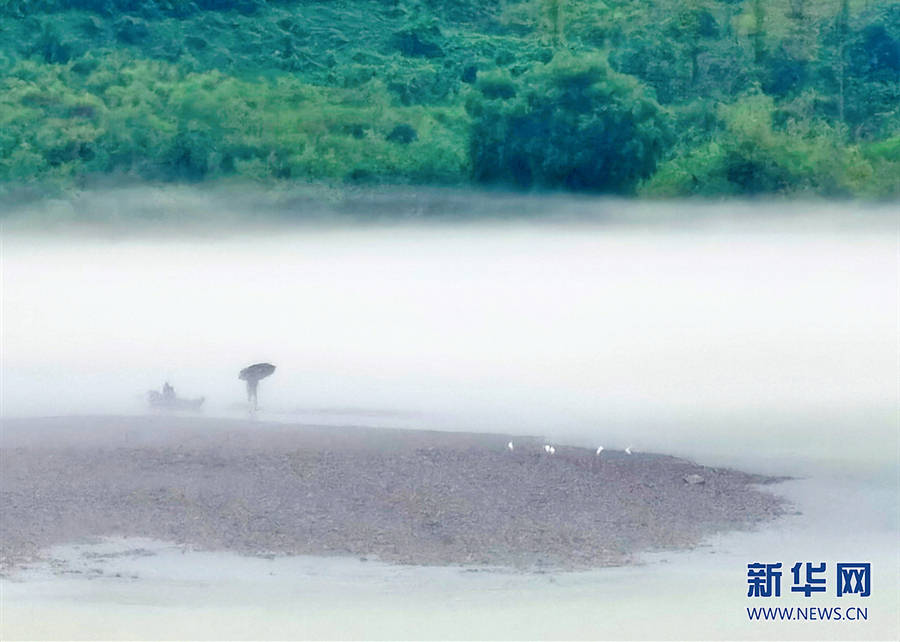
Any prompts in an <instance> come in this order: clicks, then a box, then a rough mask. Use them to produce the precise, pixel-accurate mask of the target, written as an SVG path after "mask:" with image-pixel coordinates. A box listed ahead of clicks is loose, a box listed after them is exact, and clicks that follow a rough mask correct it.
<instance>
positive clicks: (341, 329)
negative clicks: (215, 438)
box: [2, 199, 898, 474]
mask: <svg viewBox="0 0 900 642" xmlns="http://www.w3.org/2000/svg"><path fill="white" fill-rule="evenodd" d="M529 203H531V205H530V207H532V209H533V203H534V202H533V201H529ZM577 203H578V208H579V209H578V211H579V212H580V213H581V214H582V215H585V213H586V212H588V211H589V210H590V203H591V202H590V201H585V200H583V199H582V200H579V201H578V202H577ZM556 204H557V205H559V203H558V202H556ZM171 207H173V208H174V207H175V204H172V205H171ZM598 207H599V205H598ZM629 207H633V208H634V209H635V214H634V216H635V217H637V216H639V215H646V210H647V209H648V206H647V205H646V204H643V205H635V206H627V205H623V204H617V205H616V213H617V215H618V216H619V218H620V219H621V220H624V219H627V218H628V208H629ZM657 209H659V210H660V211H661V212H662V214H660V216H661V217H662V218H666V219H668V220H669V221H673V220H679V219H680V223H678V224H675V223H668V224H665V223H657V224H654V225H648V226H641V225H621V224H592V223H589V222H586V221H585V220H581V221H580V222H569V223H561V222H551V221H544V222H541V221H539V220H532V222H530V223H504V224H500V223H484V224H476V223H468V224H466V225H458V226H449V225H431V226H425V225H419V226H415V225H392V226H383V227H367V228H359V227H342V228H333V229H329V228H321V227H306V228H296V227H295V228H283V229H278V230H271V229H270V230H268V231H265V230H257V231H255V232H252V233H246V235H242V234H240V233H238V232H237V231H236V230H237V229H238V228H234V229H232V228H228V229H225V230H218V231H217V232H216V234H215V235H210V234H207V235H203V234H199V233H197V232H196V231H194V233H192V234H191V235H190V236H184V237H177V236H169V237H168V238H164V239H162V238H158V237H157V238H151V237H141V236H123V237H120V238H118V239H117V240H92V239H91V238H90V237H89V236H88V235H86V234H80V235H73V236H65V237H62V238H56V239H51V238H48V237H40V236H34V235H31V236H22V235H18V234H10V233H7V234H6V235H5V237H4V239H3V382H2V392H3V413H4V414H5V415H7V416H16V415H47V414H61V413H69V412H78V413H94V412H125V413H130V412H143V411H144V407H143V401H142V394H143V393H144V392H145V391H146V390H147V389H149V388H158V387H159V386H160V385H161V384H162V382H163V380H169V381H171V382H172V383H173V384H175V386H176V387H177V390H178V392H179V394H183V395H184V396H186V397H195V396H201V395H203V396H206V398H207V405H206V408H205V412H206V413H207V414H213V415H216V414H229V413H234V412H242V411H240V410H238V411H236V410H235V409H234V408H235V407H238V408H240V407H241V405H242V404H243V398H244V391H243V388H242V383H241V382H239V381H238V380H237V378H236V377H237V371H238V370H239V369H240V368H241V367H243V366H245V365H247V364H249V363H253V362H257V361H262V360H267V361H271V362H273V363H275V364H277V365H278V371H277V372H276V374H275V375H274V376H273V377H271V378H269V379H267V380H265V381H263V382H262V385H261V387H260V403H261V405H262V406H263V411H262V412H261V413H260V417H261V418H268V419H275V420H278V419H287V420H292V421H296V420H298V419H299V420H306V421H314V422H319V423H336V424H340V423H343V424H352V423H362V424H365V425H401V426H403V425H409V426H415V427H435V428H446V429H467V430H492V431H498V430H509V431H514V432H517V433H521V432H530V433H536V434H542V435H546V436H547V437H549V438H552V439H556V440H566V441H570V442H574V443H578V444H583V445H586V446H595V445H601V444H602V445H604V446H606V447H624V446H626V445H629V444H631V445H634V446H635V447H637V448H639V449H643V450H663V451H668V452H675V453H681V454H686V455H691V456H694V457H698V458H701V459H703V460H704V461H705V462H710V463H729V464H731V463H740V462H741V461H748V462H751V463H752V464H753V465H754V467H755V468H756V469H759V470H761V471H766V472H800V473H803V474H806V473H807V472H809V471H810V470H815V468H816V467H817V466H819V465H820V464H823V463H824V464H828V465H829V466H838V467H848V466H849V467H851V468H854V469H856V470H860V469H865V470H869V471H872V472H874V473H876V474H891V472H892V469H893V467H894V466H895V465H896V443H897V430H896V424H895V414H896V410H897V381H898V369H897V368H898V366H897V359H896V354H897V349H898V335H897V302H898V293H897V290H898V288H897V254H896V253H897V248H898V243H897V234H896V229H895V223H896V218H892V217H890V216H882V217H881V221H880V222H878V218H877V217H875V218H872V217H869V218H865V219H863V220H864V222H858V223H851V222H850V221H853V220H855V218H856V217H857V215H858V213H857V212H855V211H852V210H849V209H848V210H846V211H840V210H839V209H836V208H834V207H832V208H831V209H830V211H829V212H828V214H827V215H825V214H823V215H822V218H820V219H818V220H817V219H815V218H810V217H805V218H800V219H796V218H792V217H791V216H790V214H791V210H790V209H789V208H788V207H787V206H785V205H779V206H773V207H771V208H769V209H768V210H767V209H766V208H765V207H763V206H754V207H753V208H747V207H745V208H744V210H743V211H742V212H741V214H742V215H743V216H745V217H747V218H745V219H742V220H741V221H740V222H739V223H738V222H735V221H734V220H732V221H731V222H730V223H728V224H723V223H721V222H717V221H718V219H715V218H710V217H709V210H710V206H705V209H704V212H705V214H704V217H702V218H700V219H698V220H694V219H693V218H692V214H693V210H692V208H691V207H688V206H684V205H681V206H663V205H659V206H658V208H657ZM723 209H724V208H723ZM752 212H755V214H758V215H760V216H759V217H756V216H755V215H754V214H753V213H752ZM873 221H875V222H873ZM335 409H338V410H340V409H344V410H345V411H342V412H334V410H335ZM346 410H349V411H346ZM804 466H806V468H804Z"/></svg>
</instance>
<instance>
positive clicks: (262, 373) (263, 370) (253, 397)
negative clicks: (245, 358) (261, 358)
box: [238, 363, 275, 410]
mask: <svg viewBox="0 0 900 642" xmlns="http://www.w3.org/2000/svg"><path fill="white" fill-rule="evenodd" d="M273 372H275V366H273V365H272V364H271V363H254V364H253V365H252V366H247V367H246V368H244V369H243V370H241V372H240V374H239V375H238V379H241V380H243V381H246V382H247V402H248V403H249V404H250V409H251V410H256V409H257V408H258V407H259V403H258V398H257V389H258V388H259V380H260V379H265V378H266V377H268V376H269V375H270V374H272V373H273Z"/></svg>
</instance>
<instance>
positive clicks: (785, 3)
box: [0, 0, 900, 198]
mask: <svg viewBox="0 0 900 642" xmlns="http://www.w3.org/2000/svg"><path fill="white" fill-rule="evenodd" d="M104 177H105V178H109V177H112V178H114V179H119V178H121V179H125V180H136V181H146V180H151V181H209V180H228V179H229V178H235V179H244V180H247V179H249V180H256V181H284V180H290V181H298V180H299V181H324V182H328V183H339V184H344V183H354V184H356V183H411V184H430V185H436V184H437V185H444V184H454V185H465V184H482V185H501V186H511V187H515V188H517V189H552V190H558V189H562V190H572V191H588V192H600V193H616V194H625V195H641V196H686V195H706V196H722V195H742V196H743V195H756V194H790V195H804V194H815V195H824V196H838V197H843V196H860V197H867V198H890V197H897V196H900V3H897V2H896V1H895V0H743V1H742V0H655V1H654V0H644V1H641V2H633V1H631V0H605V1H602V0H524V1H519V0H505V1H497V0H492V1H490V2H488V1H482V2H476V1H475V0H420V1H406V0H330V1H326V0H319V1H316V0H302V1H297V0H272V1H265V0H195V1H193V2H191V1H187V2H179V1H176V0H68V1H63V0H6V1H5V2H3V3H2V4H0V193H4V192H5V193H11V192H16V191H19V192H23V191H24V192H28V191H29V190H32V191H35V192H42V193H46V191H47V190H53V189H66V188H69V187H71V186H78V185H83V184H86V183H89V182H91V181H94V180H97V179H98V178H104Z"/></svg>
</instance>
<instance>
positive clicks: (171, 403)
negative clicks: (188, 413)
mask: <svg viewBox="0 0 900 642" xmlns="http://www.w3.org/2000/svg"><path fill="white" fill-rule="evenodd" d="M204 401H206V398H205V397H197V398H196V399H184V398H182V397H166V396H165V395H163V393H161V392H159V391H158V390H150V391H148V392H147V403H149V404H150V407H151V408H154V409H156V410H194V411H197V410H200V407H201V406H202V405H203V402H204Z"/></svg>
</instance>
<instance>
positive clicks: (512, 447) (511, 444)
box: [506, 442, 515, 452]
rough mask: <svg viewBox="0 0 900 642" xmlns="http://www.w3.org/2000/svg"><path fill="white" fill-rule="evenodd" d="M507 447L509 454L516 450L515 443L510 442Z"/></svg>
mask: <svg viewBox="0 0 900 642" xmlns="http://www.w3.org/2000/svg"><path fill="white" fill-rule="evenodd" d="M506 447H507V448H508V449H509V452H512V451H513V450H515V448H514V446H513V442H509V443H508V444H506Z"/></svg>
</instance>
